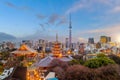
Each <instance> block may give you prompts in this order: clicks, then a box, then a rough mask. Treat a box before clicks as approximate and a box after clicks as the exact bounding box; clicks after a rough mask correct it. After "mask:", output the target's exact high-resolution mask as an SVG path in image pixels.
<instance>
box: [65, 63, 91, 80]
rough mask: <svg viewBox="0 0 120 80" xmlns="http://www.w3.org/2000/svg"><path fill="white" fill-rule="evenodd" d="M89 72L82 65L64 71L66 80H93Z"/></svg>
mask: <svg viewBox="0 0 120 80" xmlns="http://www.w3.org/2000/svg"><path fill="white" fill-rule="evenodd" d="M92 78H93V76H92V74H91V70H90V69H89V68H87V67H85V66H82V65H73V66H70V67H68V69H67V70H66V80H93V79H92Z"/></svg>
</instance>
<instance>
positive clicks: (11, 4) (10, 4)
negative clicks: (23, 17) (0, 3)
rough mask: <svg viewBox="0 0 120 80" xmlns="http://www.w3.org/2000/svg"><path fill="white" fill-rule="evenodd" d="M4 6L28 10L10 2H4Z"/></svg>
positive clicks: (26, 7)
mask: <svg viewBox="0 0 120 80" xmlns="http://www.w3.org/2000/svg"><path fill="white" fill-rule="evenodd" d="M4 4H5V5H6V6H8V7H10V8H14V9H19V10H30V8H29V7H28V6H17V5H15V4H13V3H11V2H4Z"/></svg>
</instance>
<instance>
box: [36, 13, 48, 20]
mask: <svg viewBox="0 0 120 80" xmlns="http://www.w3.org/2000/svg"><path fill="white" fill-rule="evenodd" d="M36 17H37V18H38V19H45V18H46V16H44V15H42V14H37V15H36Z"/></svg>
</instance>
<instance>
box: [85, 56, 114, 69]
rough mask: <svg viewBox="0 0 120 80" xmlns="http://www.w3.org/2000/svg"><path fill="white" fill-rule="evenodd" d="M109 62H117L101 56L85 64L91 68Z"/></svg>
mask: <svg viewBox="0 0 120 80" xmlns="http://www.w3.org/2000/svg"><path fill="white" fill-rule="evenodd" d="M109 64H115V62H114V61H113V60H111V59H109V58H107V57H99V58H94V59H90V60H88V61H86V62H85V64H84V65H85V66H87V67H89V68H98V67H101V66H106V65H109Z"/></svg>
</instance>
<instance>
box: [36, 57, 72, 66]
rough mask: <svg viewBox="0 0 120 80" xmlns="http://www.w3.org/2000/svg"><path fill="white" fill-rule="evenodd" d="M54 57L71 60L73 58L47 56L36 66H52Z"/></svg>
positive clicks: (65, 60) (66, 60)
mask: <svg viewBox="0 0 120 80" xmlns="http://www.w3.org/2000/svg"><path fill="white" fill-rule="evenodd" d="M53 59H60V60H61V61H64V62H69V61H71V60H72V59H73V58H72V57H71V56H63V57H60V58H56V57H52V56H48V57H45V58H43V59H42V60H40V61H39V62H38V63H36V66H37V67H50V63H51V62H52V60H53Z"/></svg>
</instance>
